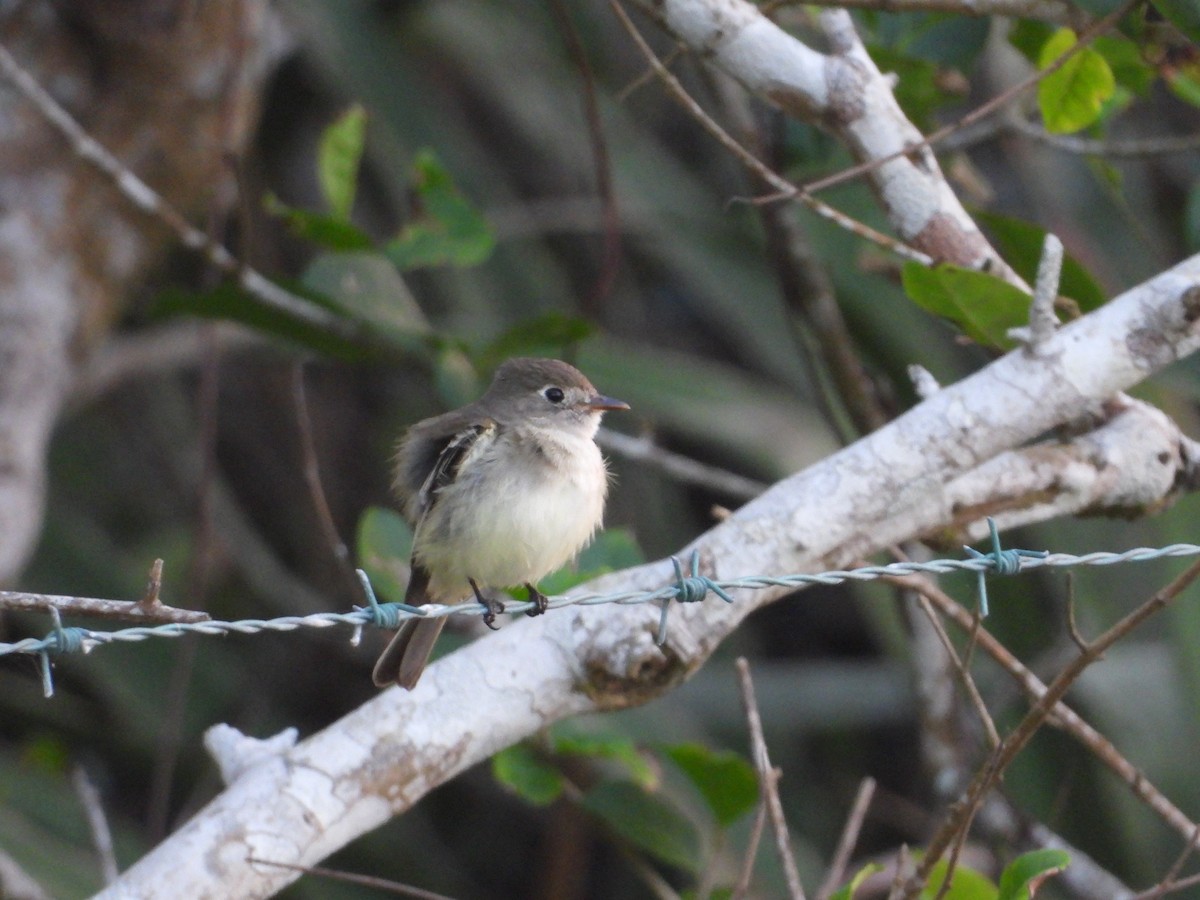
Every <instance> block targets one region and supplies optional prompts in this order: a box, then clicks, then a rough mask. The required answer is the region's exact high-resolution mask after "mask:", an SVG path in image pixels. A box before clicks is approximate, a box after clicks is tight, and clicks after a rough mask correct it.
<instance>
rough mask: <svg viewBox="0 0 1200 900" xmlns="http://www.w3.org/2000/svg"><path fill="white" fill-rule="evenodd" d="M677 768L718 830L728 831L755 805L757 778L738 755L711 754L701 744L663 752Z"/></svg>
mask: <svg viewBox="0 0 1200 900" xmlns="http://www.w3.org/2000/svg"><path fill="white" fill-rule="evenodd" d="M664 751H665V752H666V754H667V756H668V757H670V759H671V761H672V762H674V763H675V765H677V766H679V768H680V770H681V771H682V772H683V774H684V775H686V776H687V777H688V780H689V781H691V782H692V784H694V785H695V786H696V789H697V790H698V791H699V792H700V796H702V797H703V798H704V802H705V803H706V804H707V805H708V808H709V809H710V810H711V811H712V814H713V818H714V819H716V821H717V824H718V825H720V826H721V827H722V828H728V827H729V826H730V825H732V824H733V823H734V822H736V821H737V820H738V819H740V818H741V817H742V816H744V815H745V814H746V813H748V812H749V811H750V810H752V809H754V807H755V806H756V805H757V804H758V798H759V790H758V775H757V773H756V772H755V771H754V767H753V766H752V765H750V763H749V762H747V761H746V760H745V759H744V758H742V757H741V756H739V755H738V754H736V753H734V752H732V751H729V750H725V751H721V752H714V751H712V750H710V749H708V748H707V747H705V746H703V745H702V744H695V743H687V744H675V745H674V746H671V747H666V748H664Z"/></svg>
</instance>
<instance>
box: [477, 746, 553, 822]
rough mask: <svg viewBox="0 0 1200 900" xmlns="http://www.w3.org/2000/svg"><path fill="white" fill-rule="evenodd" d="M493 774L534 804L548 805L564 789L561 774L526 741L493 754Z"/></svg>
mask: <svg viewBox="0 0 1200 900" xmlns="http://www.w3.org/2000/svg"><path fill="white" fill-rule="evenodd" d="M492 777H494V778H495V779H496V780H497V781H499V782H500V783H501V784H503V785H505V786H506V787H508V788H510V789H511V790H513V791H514V792H516V794H517V795H518V796H520V797H521V798H522V799H524V800H525V801H526V802H527V803H532V804H533V805H534V806H548V805H549V804H551V803H553V802H554V801H555V800H557V799H558V798H559V796H560V795H561V794H562V791H563V779H562V775H560V774H559V772H558V770H557V769H555V768H554V766H552V765H550V764H549V763H548V762H546V761H545V760H544V759H542V758H541V757H540V756H538V754H537V752H536V750H534V748H533V747H531V746H530V745H529V744H528V743H525V742H522V743H520V744H514V745H513V746H511V747H509V748H507V749H505V750H501V751H500V752H499V753H497V754H496V755H495V756H493V757H492Z"/></svg>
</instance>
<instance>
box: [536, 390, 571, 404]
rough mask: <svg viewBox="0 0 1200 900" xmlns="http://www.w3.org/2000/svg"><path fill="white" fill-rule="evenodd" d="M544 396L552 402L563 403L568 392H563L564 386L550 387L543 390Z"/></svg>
mask: <svg viewBox="0 0 1200 900" xmlns="http://www.w3.org/2000/svg"><path fill="white" fill-rule="evenodd" d="M542 396H543V397H545V398H546V399H547V400H549V401H550V402H551V403H562V402H563V397H565V396H566V394H564V393H563V391H562V388H557V387H548V388H546V389H545V390H544V391H542Z"/></svg>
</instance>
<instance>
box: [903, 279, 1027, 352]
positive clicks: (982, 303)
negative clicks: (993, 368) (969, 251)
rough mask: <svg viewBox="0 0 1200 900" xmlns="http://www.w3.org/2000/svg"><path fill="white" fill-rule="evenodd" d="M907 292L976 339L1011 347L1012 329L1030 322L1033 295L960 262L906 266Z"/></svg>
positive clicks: (923, 306)
mask: <svg viewBox="0 0 1200 900" xmlns="http://www.w3.org/2000/svg"><path fill="white" fill-rule="evenodd" d="M903 282H904V290H905V293H907V294H908V296H909V297H910V298H911V299H912V300H913V302H914V303H916V304H917V305H918V306H920V307H921V308H922V309H925V310H928V311H929V312H931V313H934V314H935V315H939V316H942V317H944V318H947V319H949V320H950V321H951V322H954V323H955V324H956V325H958V327H959V328H961V329H962V330H963V332H964V333H966V335H967V336H968V337H970V338H971V339H972V340H974V341H977V342H978V343H980V344H983V345H984V346H988V347H999V348H1004V349H1008V348H1011V347H1012V346H1014V342H1013V341H1012V339H1011V338H1009V337H1008V334H1007V332H1008V329H1009V328H1014V327H1016V326H1018V325H1024V324H1026V322H1027V320H1028V317H1029V302H1030V301H1029V295H1028V294H1026V293H1024V292H1023V291H1021V290H1020V289H1019V288H1016V287H1014V286H1013V285H1011V284H1009V283H1008V282H1006V281H1002V280H1001V279H999V278H996V277H995V276H994V275H988V274H986V273H984V272H976V271H974V270H971V269H963V268H960V267H958V266H952V265H949V264H942V265H939V266H934V267H933V268H928V267H926V266H923V265H921V264H920V263H911V262H910V263H907V264H905V266H904V275H903Z"/></svg>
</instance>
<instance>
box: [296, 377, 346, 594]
mask: <svg viewBox="0 0 1200 900" xmlns="http://www.w3.org/2000/svg"><path fill="white" fill-rule="evenodd" d="M292 408H293V410H294V411H295V413H296V427H297V428H298V429H299V431H300V454H301V457H302V458H303V461H304V462H303V465H302V467H301V468H302V471H303V473H304V483H305V484H306V485H307V486H308V497H309V500H310V501H311V502H312V505H313V509H314V510H315V511H316V513H317V521H318V522H319V523H320V526H321V531H322V533H323V534H324V535H325V543H326V544H327V545H328V546H329V548H330V551H331V552H332V553H333V558H334V559H335V560H336V561H337V565H338V569H339V570H340V571H341V572H342V574H343V575H344V576H345V577H346V578H347V579H348V580H349V583H350V587H351V589H352V590H353V591H354V592H355V593H357V592H358V590H359V583H358V576H356V575H355V574H354V565H353V562H352V560H351V558H350V550H349V548H348V547H347V546H346V542H345V541H343V540H342V536H341V535H340V534H338V530H337V525H336V523H335V522H334V521H333V511H332V510H331V509H330V508H329V498H328V497H327V496H326V494H325V487H324V485H322V484H321V467H320V464H319V463H318V462H317V443H316V439H315V437H314V435H313V426H312V416H311V415H310V414H309V411H308V397H307V395H306V394H305V390H304V364H303V363H296V364H295V365H294V366H293V367H292Z"/></svg>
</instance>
